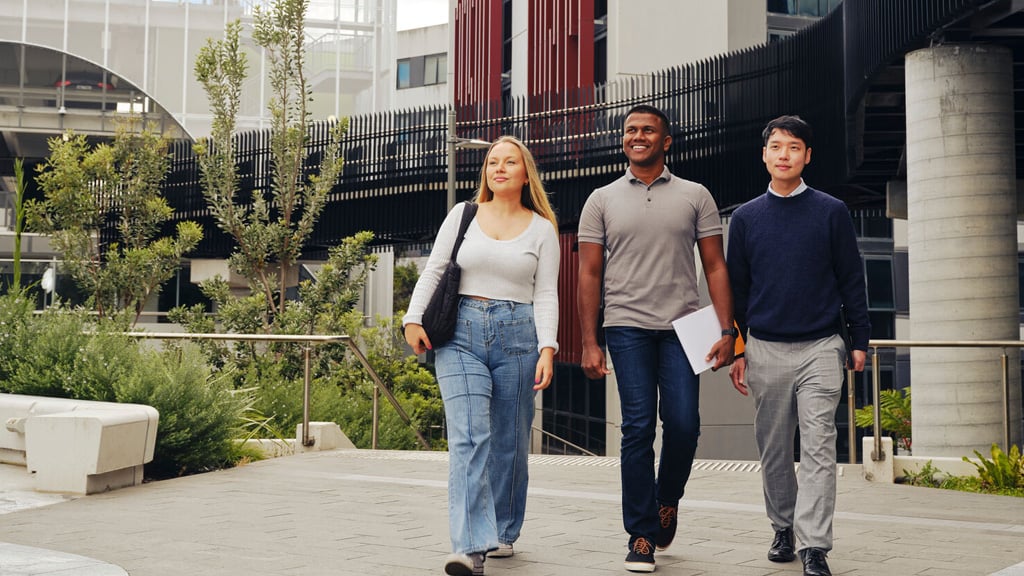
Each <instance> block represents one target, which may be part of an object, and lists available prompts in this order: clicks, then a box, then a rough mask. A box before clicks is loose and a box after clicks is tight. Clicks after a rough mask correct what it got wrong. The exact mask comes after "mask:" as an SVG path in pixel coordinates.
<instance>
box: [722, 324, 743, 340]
mask: <svg viewBox="0 0 1024 576" xmlns="http://www.w3.org/2000/svg"><path fill="white" fill-rule="evenodd" d="M739 335H740V331H739V330H737V329H736V327H735V326H730V327H728V328H726V329H725V330H722V336H732V337H733V338H737V337H739Z"/></svg>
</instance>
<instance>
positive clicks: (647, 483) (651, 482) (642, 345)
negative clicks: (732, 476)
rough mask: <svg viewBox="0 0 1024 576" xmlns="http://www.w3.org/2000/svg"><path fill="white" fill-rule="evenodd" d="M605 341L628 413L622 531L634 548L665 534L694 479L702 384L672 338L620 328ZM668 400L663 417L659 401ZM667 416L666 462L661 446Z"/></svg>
mask: <svg viewBox="0 0 1024 576" xmlns="http://www.w3.org/2000/svg"><path fill="white" fill-rule="evenodd" d="M605 341H606V343H607V346H608V353H609V354H610V355H611V360H612V364H613V366H614V369H615V378H616V380H617V381H618V384H619V401H620V404H621V409H622V450H621V455H620V464H621V469H622V470H621V472H622V523H623V526H624V527H625V529H626V532H628V533H629V541H630V544H632V543H633V540H635V539H637V538H639V537H644V538H648V539H649V540H650V541H651V542H653V541H654V538H655V536H656V535H657V533H658V525H659V521H658V506H659V504H664V505H667V506H676V505H678V503H679V499H680V498H682V497H683V489H684V488H685V487H686V481H687V480H688V479H689V478H690V468H691V467H692V466H693V456H694V454H695V453H696V451H697V437H698V436H699V435H700V379H699V378H698V376H697V375H695V374H694V373H693V369H691V368H690V363H689V361H688V360H687V358H686V353H685V352H683V347H682V346H681V345H680V344H679V339H678V338H677V337H676V334H675V332H674V331H672V330H645V329H641V328H627V327H622V326H615V327H610V328H606V329H605ZM659 396H660V398H661V406H660V410H659V406H658V398H659ZM659 415H660V416H661V429H662V435H661V456H660V458H659V464H658V475H657V479H655V475H654V438H655V427H656V426H657V419H658V416H659Z"/></svg>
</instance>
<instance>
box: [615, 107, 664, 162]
mask: <svg viewBox="0 0 1024 576" xmlns="http://www.w3.org/2000/svg"><path fill="white" fill-rule="evenodd" d="M671 144H672V137H671V136H669V134H668V126H665V123H664V122H662V120H661V118H659V117H658V116H656V115H654V114H650V113H647V112H634V113H633V114H630V115H629V117H628V118H626V124H625V126H623V132H622V150H623V152H625V153H626V158H628V159H629V164H630V165H631V166H638V167H645V168H646V167H651V166H656V165H660V164H664V163H665V153H666V152H668V148H669V146H670V145H671Z"/></svg>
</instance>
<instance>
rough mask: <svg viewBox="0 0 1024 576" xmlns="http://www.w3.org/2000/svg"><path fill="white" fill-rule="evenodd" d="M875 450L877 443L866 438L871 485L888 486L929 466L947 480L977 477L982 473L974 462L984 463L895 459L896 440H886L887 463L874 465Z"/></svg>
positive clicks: (866, 474)
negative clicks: (947, 478)
mask: <svg viewBox="0 0 1024 576" xmlns="http://www.w3.org/2000/svg"><path fill="white" fill-rule="evenodd" d="M874 447H875V439H874V438H873V437H871V436H865V437H864V438H863V439H862V443H861V454H863V455H864V465H863V471H864V472H863V473H864V479H865V480H868V481H869V482H888V483H892V482H895V481H896V480H899V479H902V478H906V477H907V475H908V474H917V473H919V472H920V471H921V470H922V469H923V468H924V467H925V466H926V465H927V464H928V462H931V463H932V468H934V469H935V470H936V475H945V476H977V475H978V469H977V468H976V467H975V466H974V464H972V463H971V462H976V463H978V464H980V463H981V461H980V460H978V459H977V458H971V459H970V462H964V461H963V459H962V458H956V457H953V456H902V455H900V456H893V453H892V452H893V450H892V438H888V437H886V438H882V453H883V454H884V456H885V458H884V459H883V460H879V461H877V462H876V461H874V460H873V459H872V458H871V452H872V450H874Z"/></svg>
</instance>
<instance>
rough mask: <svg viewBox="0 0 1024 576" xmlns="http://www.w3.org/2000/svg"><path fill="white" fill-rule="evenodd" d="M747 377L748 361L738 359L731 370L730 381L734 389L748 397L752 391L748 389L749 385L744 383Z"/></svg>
mask: <svg viewBox="0 0 1024 576" xmlns="http://www.w3.org/2000/svg"><path fill="white" fill-rule="evenodd" d="M746 376H747V359H746V358H736V360H735V361H734V362H733V363H732V366H731V367H730V368H729V379H730V380H732V387H733V388H735V389H736V391H737V392H739V393H740V394H743V395H744V396H747V395H748V394H749V393H750V390H749V389H748V388H747V384H746V383H745V382H744V381H743V379H744V378H745V377H746Z"/></svg>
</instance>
